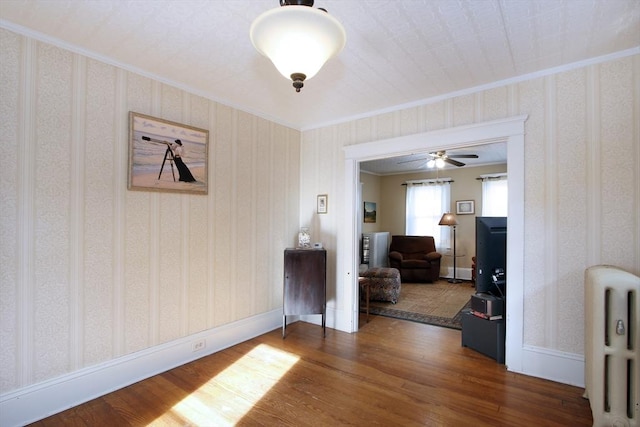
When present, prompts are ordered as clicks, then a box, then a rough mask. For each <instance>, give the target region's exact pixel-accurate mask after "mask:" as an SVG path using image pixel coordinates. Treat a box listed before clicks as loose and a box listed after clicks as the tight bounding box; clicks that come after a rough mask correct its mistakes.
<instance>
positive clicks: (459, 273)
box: [440, 267, 471, 280]
mask: <svg viewBox="0 0 640 427" xmlns="http://www.w3.org/2000/svg"><path fill="white" fill-rule="evenodd" d="M443 273H444V274H443ZM440 277H444V278H446V279H452V278H453V267H441V268H440ZM456 279H460V280H471V268H462V267H457V268H456Z"/></svg>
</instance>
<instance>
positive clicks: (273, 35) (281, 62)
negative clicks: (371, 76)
mask: <svg viewBox="0 0 640 427" xmlns="http://www.w3.org/2000/svg"><path fill="white" fill-rule="evenodd" d="M249 35H250V37H251V42H252V43H253V46H254V47H255V48H256V50H258V52H260V53H261V54H263V55H264V56H266V57H267V58H269V59H270V60H271V62H273V65H275V67H276V68H277V69H278V71H279V72H280V74H282V75H283V76H284V77H286V78H288V79H292V77H291V76H292V75H294V74H295V75H300V74H303V75H304V76H306V79H307V80H308V79H310V78H312V77H313V76H315V75H316V74H317V73H318V71H320V69H321V68H322V66H323V65H324V64H325V63H326V62H327V61H328V60H329V58H331V57H332V56H334V55H337V54H338V53H339V52H340V51H341V50H342V49H343V48H344V45H345V42H346V34H345V31H344V28H343V27H342V25H341V24H340V22H338V20H337V19H335V18H334V17H332V16H331V15H329V14H328V13H327V12H324V11H322V10H320V9H314V8H313V7H309V6H295V5H286V6H282V7H279V8H276V9H271V10H268V11H266V12H264V13H263V14H262V15H260V16H258V17H257V18H256V19H255V20H254V21H253V24H252V25H251V29H250V31H249ZM297 89H299V88H297Z"/></svg>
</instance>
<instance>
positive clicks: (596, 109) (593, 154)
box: [586, 65, 602, 266]
mask: <svg viewBox="0 0 640 427" xmlns="http://www.w3.org/2000/svg"><path fill="white" fill-rule="evenodd" d="M586 91H587V123H586V131H587V141H586V145H587V147H586V159H587V164H586V169H587V183H586V185H587V188H588V189H589V190H590V191H589V195H590V197H588V198H587V229H588V230H599V229H600V228H601V227H602V210H601V206H602V176H601V174H600V171H601V170H602V162H601V158H602V152H601V150H602V147H601V142H600V136H601V135H600V114H601V113H600V99H599V98H600V73H599V67H598V66H597V65H592V66H590V67H588V68H587V87H586ZM601 251H602V236H601V234H600V233H587V260H586V261H587V266H591V265H597V264H600V262H601V256H600V254H601Z"/></svg>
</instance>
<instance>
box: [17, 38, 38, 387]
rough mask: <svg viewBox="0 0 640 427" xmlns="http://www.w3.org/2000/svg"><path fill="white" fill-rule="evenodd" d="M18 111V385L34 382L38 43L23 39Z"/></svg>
mask: <svg viewBox="0 0 640 427" xmlns="http://www.w3.org/2000/svg"><path fill="white" fill-rule="evenodd" d="M21 48H22V58H21V73H20V78H21V79H20V101H19V103H20V111H19V114H18V144H17V145H18V176H19V179H18V189H17V192H18V216H17V217H18V221H19V222H20V223H19V224H18V227H17V228H18V236H17V245H18V246H17V249H18V253H17V257H16V259H17V264H18V269H19V270H18V283H16V285H17V288H18V289H19V293H20V294H19V296H18V298H19V301H18V304H17V317H18V318H19V321H18V325H17V326H18V331H17V337H18V344H17V348H18V354H16V361H21V362H20V363H19V364H18V365H17V366H18V369H19V385H25V384H30V383H31V382H32V381H33V363H34V354H33V339H34V324H33V323H34V304H33V299H34V294H35V292H34V289H33V285H34V283H35V273H34V272H35V230H34V227H35V188H36V183H35V179H36V178H35V177H36V174H35V169H36V126H35V121H36V106H37V103H36V97H37V94H36V75H37V73H38V71H37V68H38V62H37V50H38V43H37V42H35V41H33V40H31V39H28V38H25V39H23V43H22V45H21Z"/></svg>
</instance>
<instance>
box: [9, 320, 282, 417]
mask: <svg viewBox="0 0 640 427" xmlns="http://www.w3.org/2000/svg"><path fill="white" fill-rule="evenodd" d="M279 327H280V328H281V327H282V310H281V309H279V310H273V311H271V312H268V313H263V314H260V315H257V316H254V317H250V318H247V319H243V320H239V321H237V322H233V323H230V324H227V325H223V326H220V327H217V328H213V329H209V330H206V331H202V332H199V333H197V334H194V335H190V336H188V337H184V338H180V339H178V340H175V341H171V342H168V343H165V344H161V345H158V346H155V347H151V348H148V349H145V350H142V351H139V352H136V353H132V354H128V355H126V356H122V357H119V358H117V359H112V360H109V361H107V362H104V363H101V364H98V365H95V366H91V367H88V368H84V369H81V370H78V371H75V372H72V373H70V374H67V375H63V376H61V377H58V378H54V379H51V380H47V381H43V382H41V383H38V384H34V385H30V386H27V387H24V388H21V389H18V390H14V391H12V392H9V393H5V394H3V395H0V425H2V426H4V427H10V426H23V425H26V424H29V423H32V422H35V421H38V420H41V419H43V418H46V417H48V416H50V415H53V414H56V413H58V412H61V411H64V410H66V409H69V408H72V407H74V406H77V405H79V404H81V403H84V402H88V401H89V400H92V399H95V398H97V397H100V396H103V395H105V394H107V393H111V392H112V391H115V390H118V389H120V388H123V387H126V386H128V385H130V384H133V383H135V382H138V381H140V380H143V379H145V378H149V377H151V376H153V375H157V374H159V373H162V372H165V371H167V370H169V369H173V368H175V367H177V366H180V365H183V364H185V363H188V362H191V361H193V360H196V359H199V358H201V357H204V356H208V355H210V354H213V353H216V352H218V351H220V350H223V349H225V348H228V347H231V346H233V345H235V344H238V343H240V342H243V341H246V340H248V339H251V338H254V337H256V336H258V335H262V334H264V333H266V332H269V331H272V330H274V329H275V328H279ZM200 342H204V348H202V349H201V350H197V351H194V349H193V346H194V344H195V343H200Z"/></svg>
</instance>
